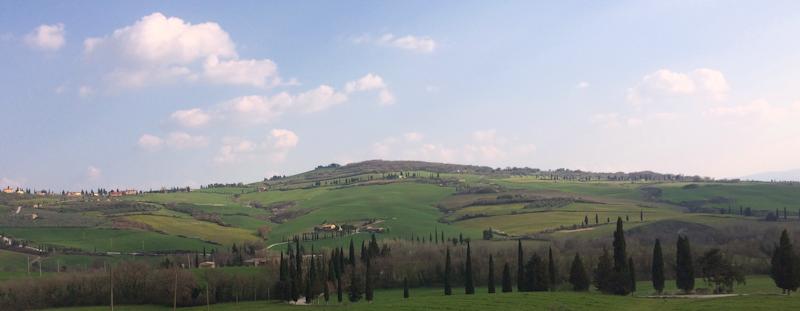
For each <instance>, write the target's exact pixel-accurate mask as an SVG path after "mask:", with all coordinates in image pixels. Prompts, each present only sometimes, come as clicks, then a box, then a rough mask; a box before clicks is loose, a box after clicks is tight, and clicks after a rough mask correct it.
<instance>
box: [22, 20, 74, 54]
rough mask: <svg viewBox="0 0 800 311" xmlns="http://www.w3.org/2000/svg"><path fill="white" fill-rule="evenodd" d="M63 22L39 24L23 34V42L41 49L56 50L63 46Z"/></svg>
mask: <svg viewBox="0 0 800 311" xmlns="http://www.w3.org/2000/svg"><path fill="white" fill-rule="evenodd" d="M64 33H65V32H64V24H62V23H58V24H54V25H40V26H39V27H36V28H35V29H34V30H33V31H32V32H30V33H28V34H27V35H25V38H24V41H25V44H27V45H28V46H30V47H31V48H34V49H37V50H43V51H57V50H59V49H61V47H63V46H64V43H65V42H66V40H65V39H64Z"/></svg>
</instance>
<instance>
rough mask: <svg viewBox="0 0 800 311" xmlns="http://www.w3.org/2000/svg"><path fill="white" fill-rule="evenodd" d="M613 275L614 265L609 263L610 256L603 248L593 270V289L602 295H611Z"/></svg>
mask: <svg viewBox="0 0 800 311" xmlns="http://www.w3.org/2000/svg"><path fill="white" fill-rule="evenodd" d="M613 274H614V263H613V262H612V261H611V256H610V255H609V254H608V250H607V249H605V248H603V254H602V255H600V257H599V258H598V259H597V266H596V267H595V269H594V277H593V278H592V279H593V280H592V281H593V282H594V287H595V288H597V290H598V291H600V292H603V293H613V287H612V286H611V278H612V275H613Z"/></svg>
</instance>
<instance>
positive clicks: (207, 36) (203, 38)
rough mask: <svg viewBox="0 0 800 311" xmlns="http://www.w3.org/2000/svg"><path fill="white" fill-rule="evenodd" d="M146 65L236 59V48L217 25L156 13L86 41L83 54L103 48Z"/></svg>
mask: <svg viewBox="0 0 800 311" xmlns="http://www.w3.org/2000/svg"><path fill="white" fill-rule="evenodd" d="M103 48H106V49H111V50H113V52H115V53H118V54H120V55H121V56H123V57H125V58H128V59H130V60H132V61H136V62H140V63H146V64H153V63H155V64H190V63H193V62H195V61H197V60H200V59H204V58H206V57H208V56H218V57H236V56H237V54H236V47H235V45H234V43H233V41H232V40H231V38H230V36H229V35H228V33H227V32H225V31H224V30H222V27H220V26H219V24H217V23H213V22H207V23H201V24H196V25H193V24H191V23H189V22H186V21H184V20H182V19H180V18H178V17H167V16H165V15H164V14H161V13H158V12H157V13H153V14H150V15H147V16H145V17H142V18H141V19H140V20H138V21H136V22H135V23H134V24H133V25H130V26H126V27H123V28H120V29H117V30H114V32H113V33H112V34H111V35H109V36H106V37H102V38H88V39H86V40H84V51H85V52H86V53H89V54H91V53H96V52H97V51H98V50H100V49H103Z"/></svg>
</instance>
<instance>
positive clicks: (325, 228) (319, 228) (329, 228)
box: [314, 224, 341, 231]
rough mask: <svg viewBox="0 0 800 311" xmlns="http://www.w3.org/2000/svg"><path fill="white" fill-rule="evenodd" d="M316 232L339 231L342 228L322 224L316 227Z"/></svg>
mask: <svg viewBox="0 0 800 311" xmlns="http://www.w3.org/2000/svg"><path fill="white" fill-rule="evenodd" d="M314 230H315V231H339V230H341V228H340V227H339V226H337V225H335V224H321V225H319V226H316V227H314Z"/></svg>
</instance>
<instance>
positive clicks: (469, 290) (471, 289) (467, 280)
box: [464, 241, 475, 295]
mask: <svg viewBox="0 0 800 311" xmlns="http://www.w3.org/2000/svg"><path fill="white" fill-rule="evenodd" d="M470 253H471V250H470V246H469V241H467V260H466V263H465V267H464V294H467V295H472V294H475V284H474V283H473V280H472V255H471V254H470Z"/></svg>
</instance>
